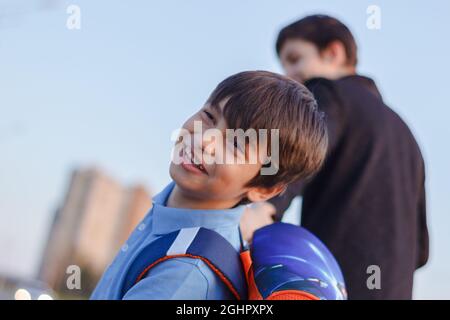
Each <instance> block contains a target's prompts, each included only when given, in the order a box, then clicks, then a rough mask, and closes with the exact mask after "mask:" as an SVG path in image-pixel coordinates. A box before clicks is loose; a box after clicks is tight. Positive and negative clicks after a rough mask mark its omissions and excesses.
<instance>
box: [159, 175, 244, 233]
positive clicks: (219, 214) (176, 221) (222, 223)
mask: <svg viewBox="0 0 450 320" xmlns="http://www.w3.org/2000/svg"><path fill="white" fill-rule="evenodd" d="M174 186H175V182H173V181H172V182H171V183H170V184H169V185H168V186H167V187H165V188H164V189H163V191H161V193H159V194H157V195H156V196H155V197H154V198H153V212H152V214H153V219H152V220H153V222H152V224H153V227H152V232H153V233H154V234H156V235H161V234H167V233H170V232H173V231H176V230H180V229H183V228H192V227H204V228H208V229H216V228H224V227H230V228H232V227H236V228H237V227H238V226H239V222H240V220H241V216H242V213H243V212H244V209H245V206H244V205H241V206H237V207H235V208H231V209H223V210H217V209H216V210H199V209H184V208H169V207H166V202H167V199H168V198H169V195H170V193H171V192H172V190H173V188H174Z"/></svg>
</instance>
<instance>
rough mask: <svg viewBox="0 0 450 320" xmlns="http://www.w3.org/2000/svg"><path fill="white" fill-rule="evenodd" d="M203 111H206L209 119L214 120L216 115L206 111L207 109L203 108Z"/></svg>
mask: <svg viewBox="0 0 450 320" xmlns="http://www.w3.org/2000/svg"><path fill="white" fill-rule="evenodd" d="M203 112H204V113H205V115H206V116H207V117H208V119H209V120H211V121H212V122H214V116H213V115H212V114H211V113H209V112H208V111H206V110H203Z"/></svg>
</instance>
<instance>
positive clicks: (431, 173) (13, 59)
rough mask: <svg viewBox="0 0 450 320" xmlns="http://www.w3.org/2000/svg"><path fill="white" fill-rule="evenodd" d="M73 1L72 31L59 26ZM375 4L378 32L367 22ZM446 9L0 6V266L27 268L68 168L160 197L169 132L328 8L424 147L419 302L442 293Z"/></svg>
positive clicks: (50, 1) (435, 4)
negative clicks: (424, 254) (424, 240)
mask: <svg viewBox="0 0 450 320" xmlns="http://www.w3.org/2000/svg"><path fill="white" fill-rule="evenodd" d="M69 4H76V5H79V6H80V8H81V30H77V31H70V30H68V29H67V28H66V19H67V17H68V15H67V14H66V8H67V6H68V5H69ZM371 4H377V5H379V6H380V8H381V18H382V20H381V30H369V29H367V27H366V19H367V14H366V8H367V6H368V5H371ZM449 12H450V2H449V1H445V0H442V1H437V0H436V1H431V2H430V1H406V0H403V1H401V0H397V1H364V0H353V1H348V0H346V1H338V0H335V1H317V0H314V1H287V0H284V1H261V0H247V1H238V0H229V1H220V2H219V1H206V0H203V1H200V0H190V1H181V0H178V1H144V0H142V1H132V0H130V1H119V0H96V1H92V0H71V1H57V0H40V1H38V0H0V155H1V156H0V218H1V220H0V221H1V222H0V252H1V255H0V272H8V273H16V274H20V275H25V276H29V275H33V274H34V273H35V272H36V269H37V267H38V263H39V258H40V254H41V250H42V247H43V245H44V241H45V239H46V234H47V232H48V225H49V223H50V221H51V218H52V215H53V211H54V209H55V208H56V206H57V204H58V203H59V202H60V201H61V199H62V196H63V193H64V191H65V188H66V185H67V182H68V178H69V176H68V175H69V173H70V170H71V169H73V168H74V167H76V166H79V165H91V164H94V165H97V166H99V167H101V168H104V169H105V170H106V172H108V173H109V174H111V175H112V176H114V177H116V178H117V179H118V180H120V181H123V182H124V183H132V182H135V181H139V182H143V183H145V184H146V185H148V186H149V187H150V188H151V189H152V190H155V191H157V190H158V189H160V188H161V187H163V186H164V185H165V184H166V183H167V182H168V180H169V176H168V173H167V168H168V163H169V157H170V148H171V141H170V133H171V132H172V130H174V129H176V128H178V127H179V126H180V125H181V124H182V122H183V120H185V119H186V117H188V116H189V115H190V114H192V113H193V112H194V111H195V110H196V109H197V108H199V107H200V106H201V105H202V104H203V102H204V100H205V99H206V97H207V96H208V94H209V93H210V91H211V90H212V89H213V88H214V87H215V85H216V84H217V83H218V82H219V81H220V80H222V79H223V78H225V77H226V76H228V75H230V74H233V73H235V72H238V71H242V70H249V69H266V70H271V71H281V69H280V66H279V64H278V61H277V59H276V55H275V52H274V41H275V37H276V35H277V31H278V30H279V29H280V28H281V27H282V26H283V25H285V24H286V23H288V22H290V21H293V20H294V19H296V18H298V17H301V16H303V15H305V14H308V13H328V14H332V15H335V16H337V17H338V18H340V19H342V20H343V21H344V22H345V23H347V24H348V25H349V27H350V28H351V29H352V31H353V32H354V34H355V36H356V38H357V41H358V44H359V49H360V50H359V54H360V65H359V71H360V72H361V73H363V74H366V75H369V76H372V77H374V79H375V80H376V81H377V83H378V85H379V87H380V89H381V91H382V93H383V95H384V97H385V100H386V102H387V103H388V104H389V105H391V106H392V108H393V109H394V110H395V111H397V112H398V113H399V114H400V115H401V116H402V117H403V119H404V120H405V121H406V122H407V123H408V124H409V126H410V127H411V129H412V130H413V132H414V133H415V135H416V138H417V140H418V141H419V143H420V145H421V148H422V151H423V154H424V157H425V159H426V162H427V170H428V172H427V173H428V178H427V187H428V201H429V206H428V209H429V222H430V232H431V244H432V248H431V260H430V263H429V265H428V266H427V267H426V268H424V269H423V270H421V271H419V272H417V277H416V278H417V282H416V290H415V296H416V297H418V298H433V297H435V298H439V297H441V298H442V297H446V298H450V295H449V292H450V290H449V289H450V250H449V249H448V246H449V244H450V232H449V230H450V204H449V199H450V182H449V181H450V169H449V164H450V151H449V146H450V143H449V138H450V126H449V125H448V123H449V118H450V106H449V102H448V100H449V98H448V93H449V90H448V88H447V87H448V80H447V79H448V75H449V73H450V66H449V62H448V57H449V51H450V45H449V44H448V31H449V30H448V14H449ZM380 241H382V239H380Z"/></svg>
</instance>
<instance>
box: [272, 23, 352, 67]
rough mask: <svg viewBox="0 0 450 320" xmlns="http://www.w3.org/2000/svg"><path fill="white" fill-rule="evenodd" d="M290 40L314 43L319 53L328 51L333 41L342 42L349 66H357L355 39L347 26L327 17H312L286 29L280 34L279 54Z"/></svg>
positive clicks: (277, 47)
mask: <svg viewBox="0 0 450 320" xmlns="http://www.w3.org/2000/svg"><path fill="white" fill-rule="evenodd" d="M288 39H303V40H306V41H309V42H312V43H313V44H314V45H316V46H317V48H318V49H319V51H322V50H324V49H326V48H327V47H328V46H329V45H330V43H332V42H333V41H336V40H337V41H340V42H341V43H342V44H343V45H344V48H345V53H346V55H347V65H350V66H356V64H357V62H358V59H357V47H356V42H355V39H354V37H353V35H352V33H351V32H350V30H349V29H348V28H347V26H346V25H345V24H343V23H342V22H341V21H339V20H338V19H336V18H333V17H330V16H327V15H312V16H307V17H305V18H303V19H300V20H298V21H296V22H294V23H292V24H290V25H288V26H286V27H284V28H283V29H282V30H281V31H280V33H279V34H278V38H277V42H276V45H275V47H276V50H277V54H278V55H280V51H281V48H282V47H283V45H284V44H285V42H286V41H287V40H288Z"/></svg>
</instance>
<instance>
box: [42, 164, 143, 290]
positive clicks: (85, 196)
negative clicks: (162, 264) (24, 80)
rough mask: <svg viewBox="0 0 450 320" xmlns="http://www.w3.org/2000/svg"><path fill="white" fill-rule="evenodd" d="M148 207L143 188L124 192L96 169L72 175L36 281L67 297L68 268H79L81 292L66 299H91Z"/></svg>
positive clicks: (135, 187)
mask: <svg viewBox="0 0 450 320" xmlns="http://www.w3.org/2000/svg"><path fill="white" fill-rule="evenodd" d="M150 207H151V197H150V194H149V193H148V191H147V190H146V189H145V188H144V187H143V186H141V185H135V186H123V185H122V184H120V183H119V182H117V181H115V180H114V179H112V178H110V177H108V176H107V175H105V174H104V173H102V172H101V171H99V170H97V169H80V170H75V171H74V172H73V173H72V177H71V180H70V184H69V187H68V190H67V193H66V196H65V198H64V201H63V203H62V205H61V206H60V207H59V209H58V210H57V211H56V213H55V217H54V220H53V223H52V226H51V229H50V233H49V237H48V242H47V245H46V248H45V251H44V254H43V260H42V264H41V268H40V274H39V278H40V279H41V280H42V281H44V282H45V283H47V284H48V285H49V286H50V287H52V288H53V289H54V290H56V291H58V292H65V291H67V290H68V289H67V285H66V280H67V277H68V274H67V273H66V270H67V267H68V266H70V265H77V266H79V267H80V269H81V282H82V288H81V291H80V292H79V293H76V292H73V291H71V292H70V294H81V295H87V294H89V293H90V291H91V290H92V289H93V288H94V287H95V284H96V283H97V281H98V279H99V278H100V276H101V275H102V273H103V271H104V270H105V268H106V267H107V266H108V265H109V264H110V263H111V261H112V259H113V258H114V256H115V254H116V253H117V251H118V250H119V249H120V247H121V246H122V244H123V243H124V242H125V241H126V239H127V238H128V236H129V234H130V233H131V232H132V231H133V229H134V228H135V227H136V225H137V224H138V223H139V222H140V221H141V220H142V218H143V217H144V215H145V214H146V213H147V212H148V210H149V209H150Z"/></svg>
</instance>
